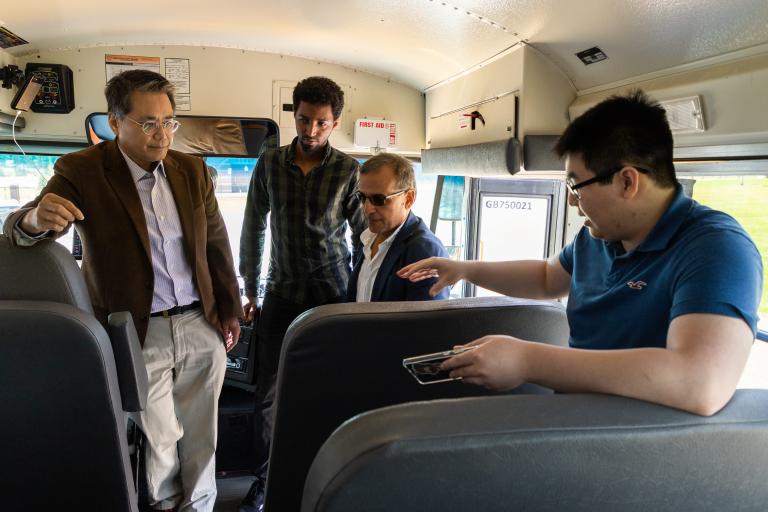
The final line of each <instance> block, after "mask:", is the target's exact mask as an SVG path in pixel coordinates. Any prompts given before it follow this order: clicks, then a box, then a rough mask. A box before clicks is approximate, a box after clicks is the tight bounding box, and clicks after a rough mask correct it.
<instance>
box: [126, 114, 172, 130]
mask: <svg viewBox="0 0 768 512" xmlns="http://www.w3.org/2000/svg"><path fill="white" fill-rule="evenodd" d="M123 118H124V119H127V120H129V121H130V122H132V123H133V124H137V125H139V126H141V131H143V132H144V133H145V134H147V135H149V134H152V133H155V132H157V130H159V129H160V128H162V129H163V130H164V131H166V132H171V133H176V130H178V129H179V126H181V123H180V122H178V121H177V120H176V119H166V120H165V121H160V122H158V121H144V122H143V123H140V122H138V121H134V120H133V119H131V118H130V117H128V116H123Z"/></svg>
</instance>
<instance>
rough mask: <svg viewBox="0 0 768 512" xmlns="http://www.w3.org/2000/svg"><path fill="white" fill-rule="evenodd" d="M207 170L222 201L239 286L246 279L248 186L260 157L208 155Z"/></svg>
mask: <svg viewBox="0 0 768 512" xmlns="http://www.w3.org/2000/svg"><path fill="white" fill-rule="evenodd" d="M204 160H205V163H206V165H207V166H208V171H209V172H210V173H211V176H212V177H213V181H214V183H215V184H216V200H217V201H218V203H219V209H220V210H221V215H222V217H223V218H224V224H226V226H227V234H228V235H229V244H230V246H231V247H232V257H233V258H234V261H235V272H236V273H237V274H238V280H239V282H240V287H241V288H242V286H243V280H242V278H240V271H239V269H240V232H241V230H242V227H243V217H244V216H245V201H246V197H247V195H248V187H249V185H250V183H251V175H252V174H253V169H254V168H255V167H256V162H258V159H257V158H234V157H206V158H204ZM270 244H271V241H270V236H269V217H267V231H266V234H265V237H264V253H263V254H262V255H261V277H262V280H261V283H260V289H259V296H260V297H263V296H264V290H263V287H264V279H265V278H266V276H267V271H268V269H269V252H270V246H271V245H270Z"/></svg>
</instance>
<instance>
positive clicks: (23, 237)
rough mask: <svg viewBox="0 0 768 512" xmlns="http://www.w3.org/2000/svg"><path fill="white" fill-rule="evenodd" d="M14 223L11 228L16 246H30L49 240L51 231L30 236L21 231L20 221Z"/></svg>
mask: <svg viewBox="0 0 768 512" xmlns="http://www.w3.org/2000/svg"><path fill="white" fill-rule="evenodd" d="M22 218H23V216H22V217H20V218H19V220H17V221H16V224H15V225H14V226H13V239H14V241H15V242H16V245H19V246H30V245H35V244H36V243H37V242H39V241H40V240H45V239H46V238H50V236H51V230H50V229H49V230H48V231H44V232H43V233H40V234H39V235H34V236H33V235H30V234H29V233H27V232H26V231H24V230H23V229H21V219H22Z"/></svg>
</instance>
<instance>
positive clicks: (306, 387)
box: [265, 297, 568, 511]
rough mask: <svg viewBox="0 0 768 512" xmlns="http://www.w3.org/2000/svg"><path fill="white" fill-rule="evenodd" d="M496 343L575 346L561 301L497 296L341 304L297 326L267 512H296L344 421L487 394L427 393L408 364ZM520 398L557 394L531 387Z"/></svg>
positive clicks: (291, 336) (285, 364) (283, 364)
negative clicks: (465, 346)
mask: <svg viewBox="0 0 768 512" xmlns="http://www.w3.org/2000/svg"><path fill="white" fill-rule="evenodd" d="M487 334H509V335H513V336H518V337H520V338H523V339H527V340H533V341H540V342H545V343H553V344H557V345H566V344H567V342H568V325H567V320H566V317H565V310H564V308H563V307H562V305H560V304H558V303H556V302H541V301H528V300H519V299H510V298H507V297H493V298H482V299H460V300H450V301H434V302H407V303H406V302H388V303H384V302H380V303H359V304H357V303H355V304H333V305H327V306H322V307H319V308H315V309H313V310H311V311H308V312H307V313H305V314H303V315H302V316H301V317H299V318H298V319H296V321H295V322H294V323H293V324H292V325H291V327H290V328H289V330H288V332H287V333H286V336H285V339H284V342H283V350H282V354H281V357H280V370H279V374H278V379H277V394H276V401H275V409H274V430H273V437H272V448H271V452H270V465H269V475H268V480H267V494H266V507H265V508H266V510H268V511H275V510H280V511H296V510H298V509H299V507H300V500H301V490H302V488H303V486H304V479H305V478H306V475H307V471H308V470H309V466H310V464H311V462H312V459H313V458H314V456H315V454H316V453H317V451H318V450H319V448H320V446H321V445H322V443H323V442H324V441H325V440H326V439H327V438H328V436H329V435H330V434H331V432H333V430H335V429H336V428H337V427H338V426H339V425H341V424H342V423H343V422H344V421H345V420H347V419H348V418H351V417H352V416H354V415H356V414H359V413H361V412H365V411H369V410H372V409H377V408H379V407H384V406H387V405H393V404H400V403H404V402H411V401H415V400H432V399H436V398H447V397H462V396H472V395H483V394H487V392H486V391H485V390H484V389H482V388H479V387H476V386H467V385H463V384H462V383H460V382H447V383H440V384H433V385H426V386H425V385H421V384H419V383H418V382H416V380H415V379H414V378H413V377H412V376H411V375H410V374H409V373H408V372H406V371H405V369H404V368H403V365H402V360H403V358H406V357H409V356H415V355H420V354H427V353H432V352H439V351H443V350H446V349H450V348H451V347H452V346H453V345H456V344H462V343H467V342H469V341H472V340H474V339H477V338H479V337H481V336H484V335H487ZM518 392H529V393H537V392H538V393H542V392H551V391H549V390H545V389H544V388H538V387H536V386H532V385H527V386H523V387H522V388H521V389H519V390H518Z"/></svg>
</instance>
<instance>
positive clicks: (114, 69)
mask: <svg viewBox="0 0 768 512" xmlns="http://www.w3.org/2000/svg"><path fill="white" fill-rule="evenodd" d="M104 67H105V69H106V74H107V82H109V81H110V79H111V78H112V77H113V76H115V75H119V74H120V73H122V72H123V71H128V70H129V69H146V70H148V71H154V72H155V73H160V57H141V56H138V55H105V56H104Z"/></svg>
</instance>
